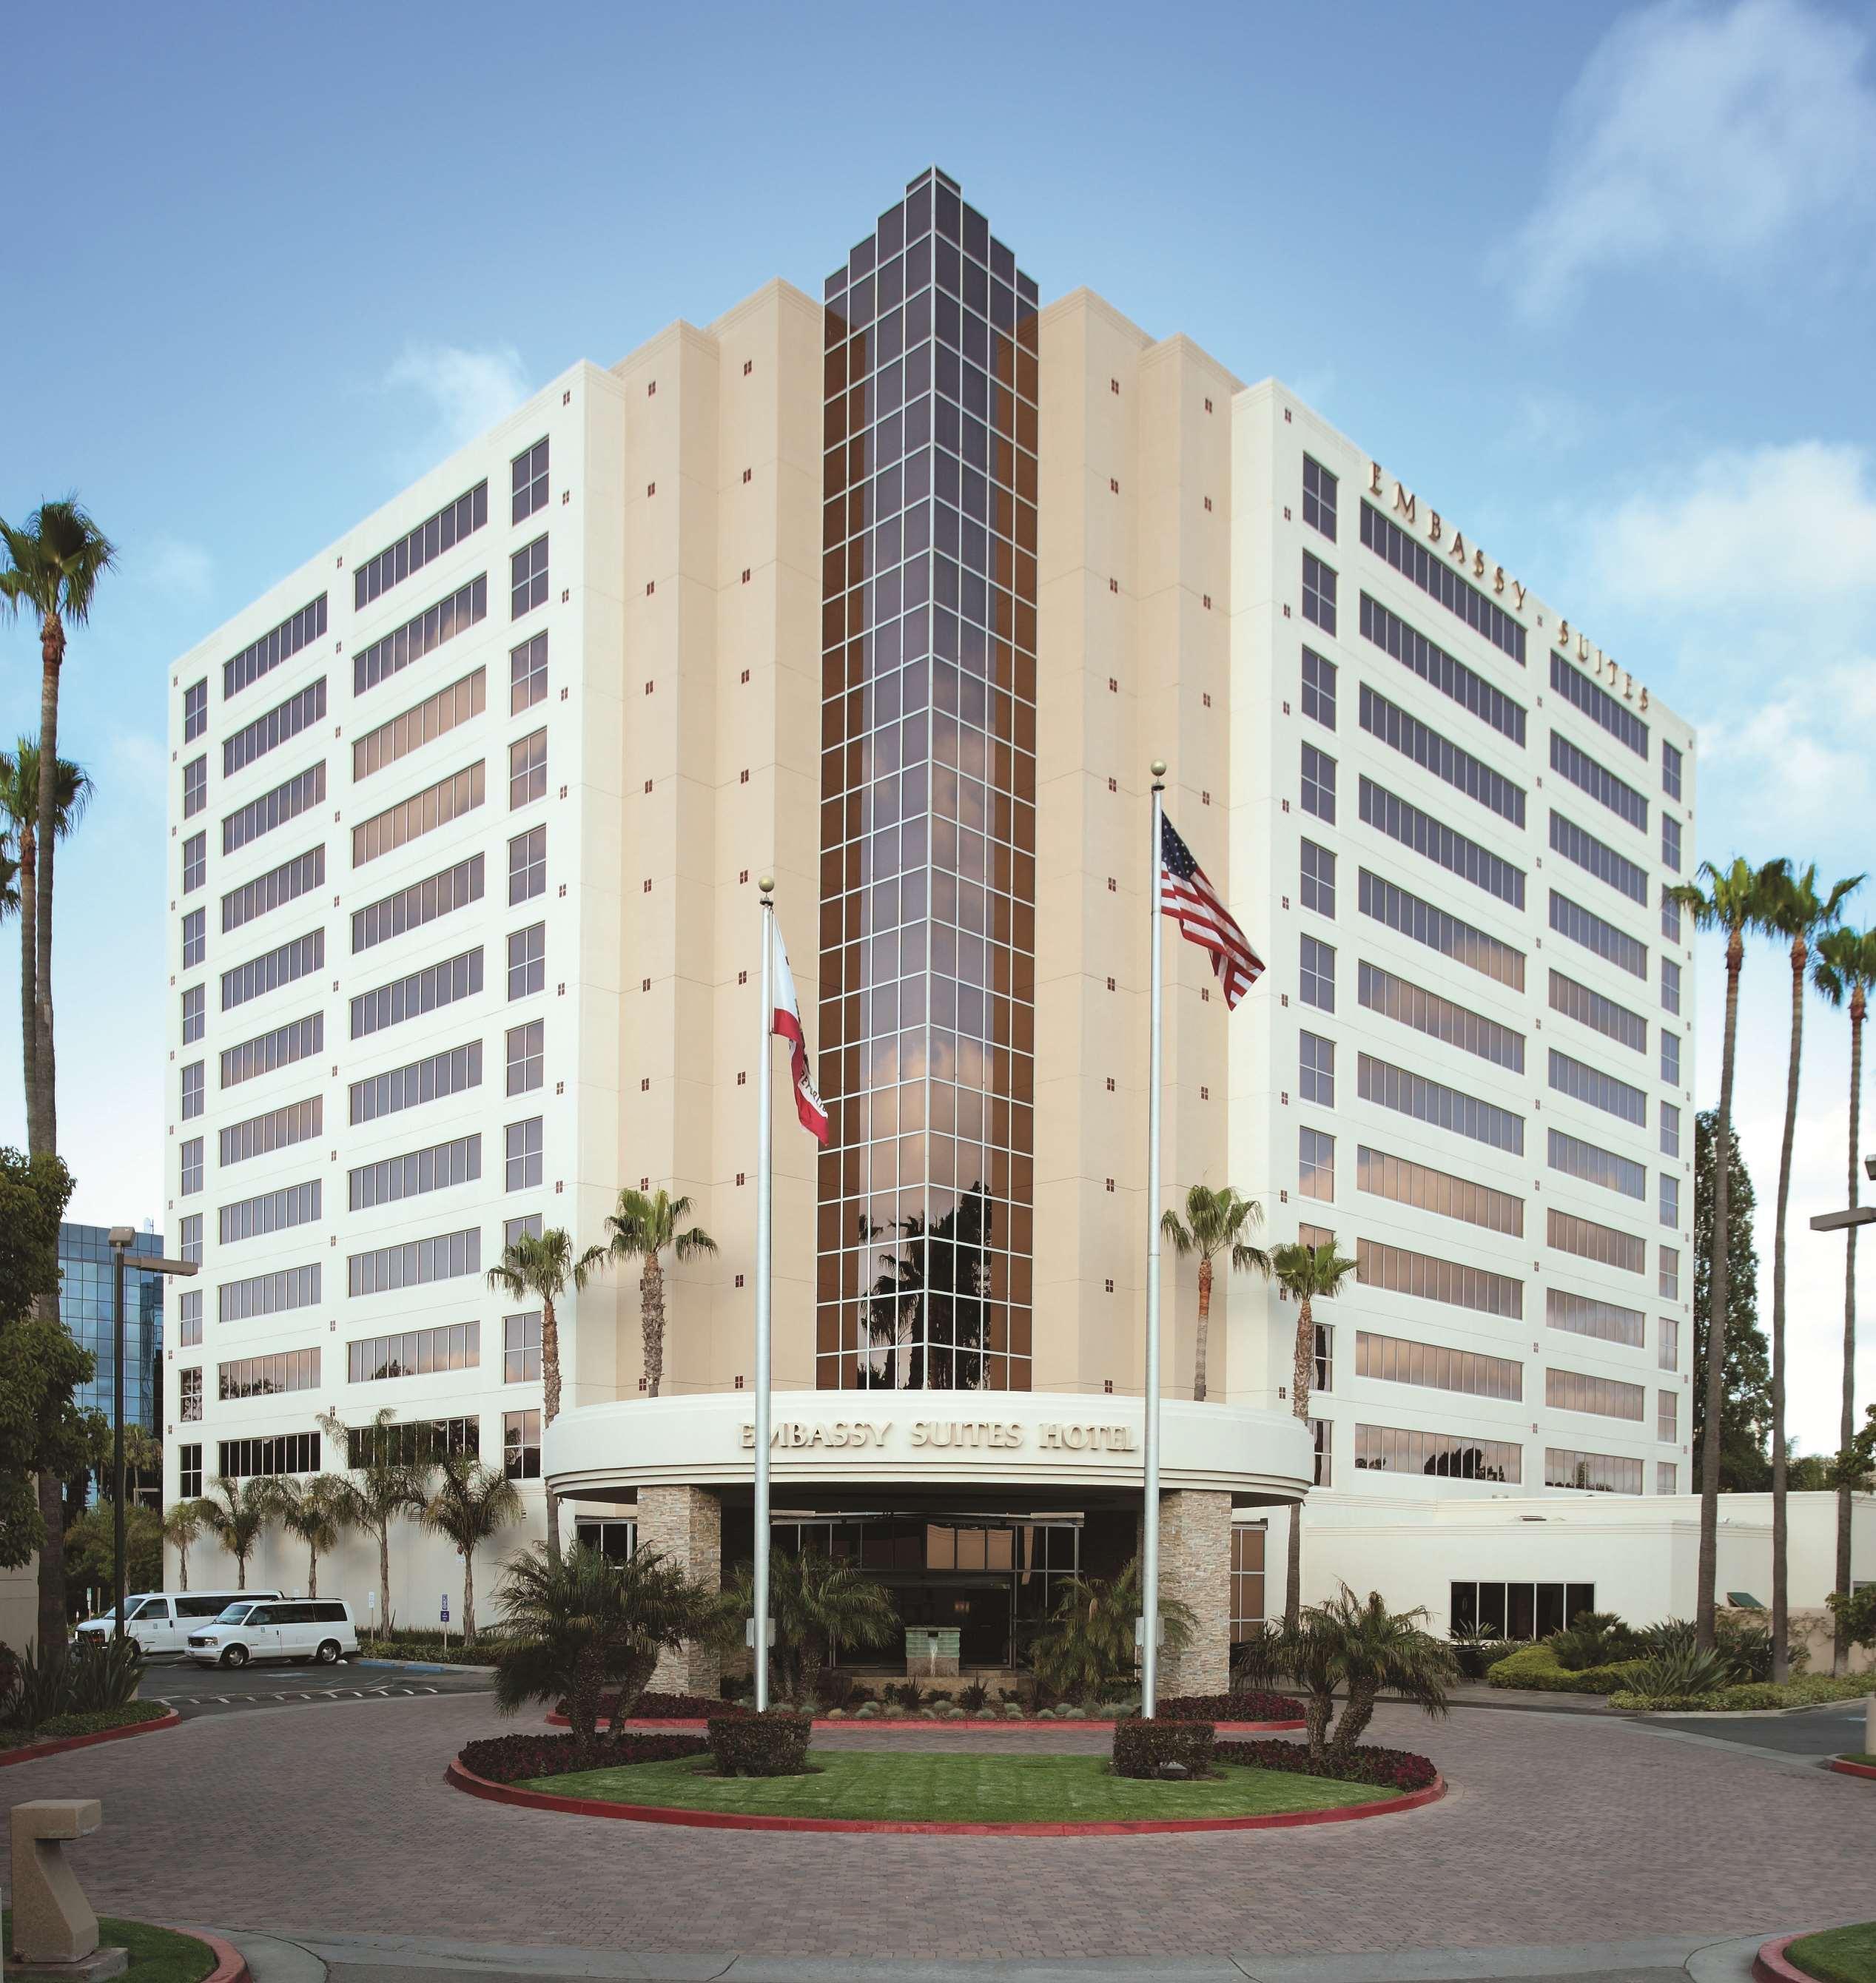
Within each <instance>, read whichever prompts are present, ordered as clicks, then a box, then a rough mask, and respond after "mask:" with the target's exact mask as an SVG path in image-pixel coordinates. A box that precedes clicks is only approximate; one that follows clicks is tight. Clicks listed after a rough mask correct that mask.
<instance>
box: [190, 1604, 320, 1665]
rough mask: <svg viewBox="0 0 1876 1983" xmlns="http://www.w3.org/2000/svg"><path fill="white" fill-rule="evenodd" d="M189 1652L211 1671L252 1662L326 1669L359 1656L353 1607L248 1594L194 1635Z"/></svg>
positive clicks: (201, 1627) (193, 1658)
mask: <svg viewBox="0 0 1876 1983" xmlns="http://www.w3.org/2000/svg"><path fill="white" fill-rule="evenodd" d="M184 1650H185V1651H186V1652H187V1654H189V1657H190V1658H191V1659H192V1660H196V1661H197V1662H198V1663H199V1664H201V1665H202V1666H205V1667H213V1666H222V1667H244V1666H246V1664H247V1663H248V1662H249V1660H318V1662H319V1664H320V1665H321V1666H323V1667H327V1666H331V1665H332V1664H333V1663H334V1662H335V1661H336V1660H339V1659H340V1658H341V1657H345V1656H346V1655H347V1654H356V1652H357V1650H358V1633H357V1631H356V1629H355V1628H354V1627H353V1623H352V1607H351V1606H350V1605H349V1604H347V1603H344V1602H343V1600H340V1599H339V1598H336V1597H293V1598H285V1599H282V1598H278V1597H273V1598H265V1597H263V1598H256V1597H255V1596H254V1595H253V1593H252V1592H249V1593H245V1594H244V1595H242V1597H239V1598H238V1599H237V1600H236V1601H235V1602H234V1603H231V1604H230V1605H229V1606H228V1607H227V1609H226V1610H224V1611H223V1612H222V1614H221V1616H220V1617H219V1618H217V1619H216V1620H215V1621H214V1623H213V1624H209V1625H205V1626H200V1627H198V1629H197V1630H195V1631H192V1632H191V1633H190V1634H189V1640H188V1644H186V1647H184Z"/></svg>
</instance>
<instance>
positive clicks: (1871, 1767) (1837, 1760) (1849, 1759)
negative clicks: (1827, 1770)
mask: <svg viewBox="0 0 1876 1983" xmlns="http://www.w3.org/2000/svg"><path fill="white" fill-rule="evenodd" d="M1831 1768H1832V1769H1834V1770H1836V1771H1839V1772H1841V1774H1843V1775H1844V1776H1846V1777H1876V1756H1871V1755H1866V1754H1861V1753H1854V1752H1853V1753H1852V1754H1850V1755H1848V1756H1833V1757H1831Z"/></svg>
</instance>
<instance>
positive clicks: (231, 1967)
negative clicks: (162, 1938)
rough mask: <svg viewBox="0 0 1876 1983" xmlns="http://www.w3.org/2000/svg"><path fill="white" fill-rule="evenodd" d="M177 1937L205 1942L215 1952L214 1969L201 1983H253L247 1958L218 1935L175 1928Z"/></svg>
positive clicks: (197, 1930)
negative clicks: (184, 1936) (182, 1936)
mask: <svg viewBox="0 0 1876 1983" xmlns="http://www.w3.org/2000/svg"><path fill="white" fill-rule="evenodd" d="M173 1932H174V1933H176V1934H177V1935H187V1936H188V1937H189V1940H190V1941H199V1942H205V1943H206V1944H207V1945H208V1946H209V1948H212V1949H213V1950H214V1951H215V1967H214V1968H212V1969H211V1970H210V1971H209V1973H208V1975H206V1976H205V1977H204V1978H202V1983H254V1978H253V1975H252V1971H250V1970H249V1968H248V1962H247V1958H246V1956H245V1955H242V1953H241V1951H240V1950H239V1949H238V1948H236V1947H235V1945H233V1943H232V1942H228V1941H222V1938H221V1937H220V1936H219V1935H204V1934H202V1932H201V1931H200V1930H199V1929H196V1928H176V1929H175V1930H174V1931H173Z"/></svg>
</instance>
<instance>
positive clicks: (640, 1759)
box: [459, 1734, 710, 1784]
mask: <svg viewBox="0 0 1876 1983" xmlns="http://www.w3.org/2000/svg"><path fill="white" fill-rule="evenodd" d="M578 1749H579V1745H578V1744H577V1743H576V1742H575V1741H574V1738H573V1737H572V1736H570V1735H493V1736H490V1737H488V1738H487V1740H486V1741H480V1742H466V1743H465V1744H463V1751H462V1754H461V1756H460V1758H459V1760H460V1762H461V1763H462V1765H463V1767H464V1768H465V1769H466V1770H467V1771H470V1773H471V1774H473V1775H475V1776H478V1777H482V1778H483V1780H484V1781H487V1782H489V1783H492V1784H512V1783H516V1782H518V1781H520V1780H521V1779H522V1778H523V1777H545V1776H552V1775H553V1774H555V1773H556V1772H557V1771H567V1770H574V1769H578V1768H579V1767H580V1766H581V1760H582V1759H581V1757H580V1755H579V1753H578ZM709 1751H710V1744H708V1743H707V1742H706V1741H704V1739H703V1738H702V1737H701V1736H697V1735H677V1734H672V1735H633V1734H625V1735H620V1736H618V1737H610V1736H609V1737H607V1738H606V1741H605V1742H604V1744H603V1745H602V1753H603V1754H604V1757H605V1759H606V1763H607V1767H615V1768H616V1767H620V1766H622V1765H627V1764H634V1763H661V1762H670V1761H675V1760H677V1759H678V1758H680V1757H691V1756H703V1755H707V1754H709Z"/></svg>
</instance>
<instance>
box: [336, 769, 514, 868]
mask: <svg viewBox="0 0 1876 1983" xmlns="http://www.w3.org/2000/svg"><path fill="white" fill-rule="evenodd" d="M486 777H487V766H486V764H485V763H484V762H483V760H481V759H480V758H478V759H477V761H476V762H475V763H474V764H469V765H466V766H464V767H463V769H462V770H461V771H456V772H453V773H452V774H450V776H449V777H446V778H440V779H438V780H437V781H436V784H433V785H430V786H426V788H424V790H423V791H420V792H417V793H415V794H413V795H412V796H411V797H410V798H407V799H404V800H403V801H400V803H399V804H396V805H394V806H388V807H386V809H385V810H384V811H383V812H381V813H376V814H373V817H372V818H370V819H367V820H362V821H360V822H359V824H357V825H356V826H355V827H353V829H352V865H353V867H354V868H363V866H365V865H366V863H367V862H368V861H376V860H377V859H378V858H380V856H381V855H383V854H390V853H394V852H395V851H396V850H397V849H398V848H400V847H403V846H406V845H407V844H409V843H410V841H413V840H418V839H420V838H422V837H423V835H424V834H426V833H434V832H436V830H437V829H438V828H440V827H445V826H447V825H448V824H450V822H451V821H453V820H457V819H460V818H462V817H463V815H464V814H466V813H470V812H473V811H474V810H475V809H476V808H477V806H479V805H480V804H482V803H483V797H484V784H485V780H486Z"/></svg>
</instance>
